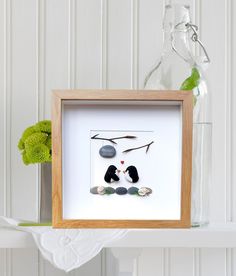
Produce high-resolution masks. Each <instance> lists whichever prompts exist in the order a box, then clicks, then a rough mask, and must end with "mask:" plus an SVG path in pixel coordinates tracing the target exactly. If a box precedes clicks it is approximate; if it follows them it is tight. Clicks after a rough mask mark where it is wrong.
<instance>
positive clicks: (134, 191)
mask: <svg viewBox="0 0 236 276" xmlns="http://www.w3.org/2000/svg"><path fill="white" fill-rule="evenodd" d="M128 194H130V195H135V194H138V188H137V187H130V188H129V189H128Z"/></svg>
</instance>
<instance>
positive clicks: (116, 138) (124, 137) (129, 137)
mask: <svg viewBox="0 0 236 276" xmlns="http://www.w3.org/2000/svg"><path fill="white" fill-rule="evenodd" d="M134 138H137V137H136V136H133V135H126V136H120V137H114V138H111V140H118V139H134Z"/></svg>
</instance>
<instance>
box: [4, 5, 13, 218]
mask: <svg viewBox="0 0 236 276" xmlns="http://www.w3.org/2000/svg"><path fill="white" fill-rule="evenodd" d="M11 26H12V19H11V0H8V1H7V0H5V45H4V52H5V53H4V57H5V61H4V63H5V64H4V67H5V76H4V79H5V81H4V82H5V83H4V98H5V112H4V113H5V118H4V133H5V135H4V149H5V150H4V160H5V162H4V166H5V167H4V191H5V202H4V205H5V206H4V215H6V216H11V214H12V202H11V126H12V124H11V82H12V72H11V71H12V45H11V44H12V43H11V42H12V39H11V34H12V31H11V28H12V27H11Z"/></svg>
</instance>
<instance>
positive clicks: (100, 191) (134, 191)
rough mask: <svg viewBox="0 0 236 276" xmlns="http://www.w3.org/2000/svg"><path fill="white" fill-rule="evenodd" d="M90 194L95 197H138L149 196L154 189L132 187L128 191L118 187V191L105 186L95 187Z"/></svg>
mask: <svg viewBox="0 0 236 276" xmlns="http://www.w3.org/2000/svg"><path fill="white" fill-rule="evenodd" d="M90 193H91V194H94V195H111V194H117V195H126V194H129V195H136V196H141V197H144V196H149V195H150V194H151V193H152V189H150V188H148V187H141V188H137V187H130V188H129V189H128V190H127V189H126V188H125V187H117V188H116V189H114V188H112V187H105V186H94V187H92V188H91V189H90Z"/></svg>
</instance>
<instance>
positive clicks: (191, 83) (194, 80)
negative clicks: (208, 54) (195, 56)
mask: <svg viewBox="0 0 236 276" xmlns="http://www.w3.org/2000/svg"><path fill="white" fill-rule="evenodd" d="M199 82H200V74H199V71H198V69H197V68H196V67H194V68H192V73H191V76H190V77H188V78H187V79H186V80H185V81H184V82H183V83H182V85H181V87H180V90H193V89H194V88H195V87H197V86H198V85H199ZM196 102H197V97H196V96H195V95H193V105H195V104H196Z"/></svg>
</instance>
